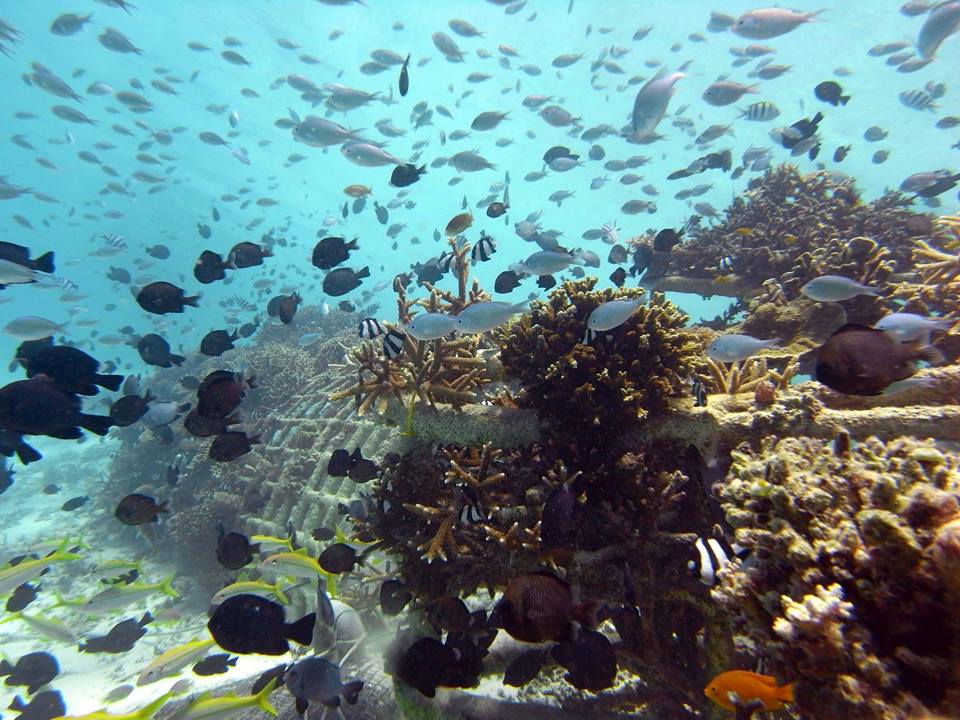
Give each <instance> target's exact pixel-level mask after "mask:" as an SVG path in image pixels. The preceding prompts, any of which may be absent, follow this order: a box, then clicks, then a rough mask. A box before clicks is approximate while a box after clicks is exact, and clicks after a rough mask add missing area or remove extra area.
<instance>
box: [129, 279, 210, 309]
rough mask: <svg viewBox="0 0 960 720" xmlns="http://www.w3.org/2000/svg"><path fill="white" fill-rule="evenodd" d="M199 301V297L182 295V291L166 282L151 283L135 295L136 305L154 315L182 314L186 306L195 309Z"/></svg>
mask: <svg viewBox="0 0 960 720" xmlns="http://www.w3.org/2000/svg"><path fill="white" fill-rule="evenodd" d="M199 299H200V296H199V295H191V296H188V295H184V294H183V290H181V289H180V288H178V287H177V286H176V285H172V284H171V283H168V282H152V283H150V284H149V285H147V286H146V287H144V288H143V289H142V290H141V291H140V292H139V293H137V304H138V305H139V306H140V307H142V308H143V309H144V310H146V311H147V312H149V313H153V314H155V315H166V314H167V313H182V312H183V308H184V307H185V306H187V305H189V306H190V307H197V300H199Z"/></svg>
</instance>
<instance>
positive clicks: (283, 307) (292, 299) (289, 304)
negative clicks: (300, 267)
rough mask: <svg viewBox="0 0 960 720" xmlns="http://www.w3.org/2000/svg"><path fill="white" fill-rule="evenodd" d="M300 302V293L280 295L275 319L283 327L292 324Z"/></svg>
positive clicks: (301, 300)
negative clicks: (277, 319) (278, 320)
mask: <svg viewBox="0 0 960 720" xmlns="http://www.w3.org/2000/svg"><path fill="white" fill-rule="evenodd" d="M334 272H336V271H334ZM301 302H303V298H301V297H300V293H296V292H295V293H292V294H290V295H281V296H280V300H279V302H278V303H277V305H276V309H277V317H278V318H279V319H280V322H282V323H283V324H284V325H289V324H290V323H292V322H293V318H294V316H295V315H296V314H297V308H298V307H299V306H300V303H301Z"/></svg>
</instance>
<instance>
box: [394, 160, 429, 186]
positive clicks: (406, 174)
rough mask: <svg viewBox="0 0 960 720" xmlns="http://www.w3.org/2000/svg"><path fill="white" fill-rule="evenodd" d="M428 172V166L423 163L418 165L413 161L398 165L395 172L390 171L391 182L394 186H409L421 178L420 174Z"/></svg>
mask: <svg viewBox="0 0 960 720" xmlns="http://www.w3.org/2000/svg"><path fill="white" fill-rule="evenodd" d="M426 172H427V166H426V165H421V166H420V167H417V166H416V165H414V164H412V163H407V164H405V165H397V166H396V167H395V168H394V169H393V172H392V173H390V184H391V185H393V186H394V187H407V186H408V185H413V184H414V183H415V182H417V180H419V179H420V176H421V175H423V174H425V173H426Z"/></svg>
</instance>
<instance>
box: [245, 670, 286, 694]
mask: <svg viewBox="0 0 960 720" xmlns="http://www.w3.org/2000/svg"><path fill="white" fill-rule="evenodd" d="M286 674H287V665H286V664H283V665H277V666H275V667H272V668H270V669H269V670H266V671H264V672H263V673H261V675H260V677H258V678H257V679H256V681H255V682H254V683H253V687H251V688H250V694H251V695H256V694H258V693H259V692H260V691H261V690H263V689H264V688H265V687H266V686H267V685H269V684H270V681H272V680H276V681H277V685H278V686H279V685H282V684H283V676H284V675H286Z"/></svg>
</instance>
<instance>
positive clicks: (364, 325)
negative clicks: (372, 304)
mask: <svg viewBox="0 0 960 720" xmlns="http://www.w3.org/2000/svg"><path fill="white" fill-rule="evenodd" d="M359 331H360V338H361V339H363V340H373V339H374V338H376V337H380V336H381V335H383V334H384V333H385V332H386V330H384V329H383V325H381V324H380V323H379V322H378V321H377V320H376V318H364V319H363V320H361V321H360V328H359Z"/></svg>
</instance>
